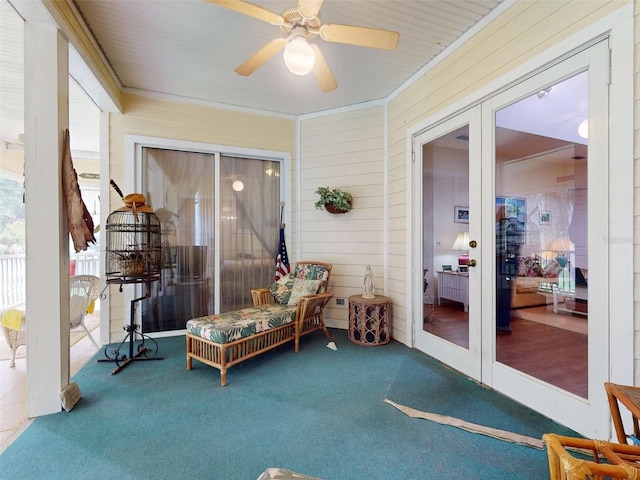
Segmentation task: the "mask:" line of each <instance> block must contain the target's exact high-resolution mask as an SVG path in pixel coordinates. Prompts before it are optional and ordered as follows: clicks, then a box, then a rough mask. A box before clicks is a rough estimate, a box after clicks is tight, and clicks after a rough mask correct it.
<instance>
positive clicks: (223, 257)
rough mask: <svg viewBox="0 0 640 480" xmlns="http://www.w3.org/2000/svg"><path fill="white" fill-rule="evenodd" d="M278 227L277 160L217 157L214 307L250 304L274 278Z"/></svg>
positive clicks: (278, 168) (222, 307) (278, 176)
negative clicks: (218, 267) (217, 244)
mask: <svg viewBox="0 0 640 480" xmlns="http://www.w3.org/2000/svg"><path fill="white" fill-rule="evenodd" d="M279 227H280V162H277V161H266V160H256V159H250V158H240V157H228V156H222V157H221V158H220V265H221V270H220V311H222V312H228V311H233V310H237V309H240V308H246V307H249V306H251V305H253V302H252V300H251V289H253V288H260V287H266V286H268V285H269V284H270V283H272V282H273V281H274V275H275V258H276V251H277V248H278V240H279V230H280V229H279Z"/></svg>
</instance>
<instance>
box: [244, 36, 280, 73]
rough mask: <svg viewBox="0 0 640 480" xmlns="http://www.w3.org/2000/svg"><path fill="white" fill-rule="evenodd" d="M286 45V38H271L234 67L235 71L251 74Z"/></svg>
mask: <svg viewBox="0 0 640 480" xmlns="http://www.w3.org/2000/svg"><path fill="white" fill-rule="evenodd" d="M286 45H287V39H286V38H276V39H275V40H271V41H270V42H269V43H267V44H266V45H265V46H264V47H262V48H261V49H260V50H258V51H257V52H256V53H254V54H253V55H251V57H249V59H248V60H247V61H246V62H244V63H243V64H242V65H240V66H239V67H238V68H236V72H237V73H238V74H240V75H244V76H245V77H246V76H247V75H251V74H252V73H253V72H255V71H256V70H257V69H258V68H260V67H261V66H262V65H263V64H264V62H266V61H267V60H269V59H270V58H271V57H273V56H274V55H275V54H276V53H278V52H281V51H282V50H283V49H284V47H285V46H286Z"/></svg>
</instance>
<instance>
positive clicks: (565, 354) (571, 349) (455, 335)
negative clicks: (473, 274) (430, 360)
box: [424, 302, 588, 398]
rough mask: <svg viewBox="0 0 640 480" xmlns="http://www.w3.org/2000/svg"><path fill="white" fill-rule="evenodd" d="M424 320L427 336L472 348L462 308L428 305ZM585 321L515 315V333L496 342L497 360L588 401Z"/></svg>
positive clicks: (535, 310) (548, 314)
mask: <svg viewBox="0 0 640 480" xmlns="http://www.w3.org/2000/svg"><path fill="white" fill-rule="evenodd" d="M522 317H526V318H529V319H535V320H537V321H531V320H527V319H525V318H522ZM424 318H425V322H424V330H425V331H427V332H429V333H432V334H434V335H436V336H438V337H440V338H443V339H445V340H447V341H449V342H451V343H454V344H456V345H459V346H461V347H464V348H468V347H469V324H468V313H465V312H464V310H463V308H462V304H460V303H456V302H443V303H442V305H429V304H426V305H424ZM541 321H544V322H545V323H541ZM586 322H587V319H586V317H576V316H573V315H571V314H554V313H553V312H552V311H550V307H546V306H542V307H532V308H525V309H519V310H514V311H513V312H512V319H511V329H512V334H511V335H498V336H497V337H496V342H497V345H496V351H497V361H498V362H500V363H503V364H505V365H508V366H510V367H512V368H515V369H517V370H520V371H522V372H524V373H527V374H529V375H531V376H533V377H535V378H538V379H540V380H543V381H545V382H547V383H550V384H552V385H555V386H557V387H559V388H562V389H563V390H566V391H568V392H571V393H574V394H576V395H579V396H580V397H583V398H587V392H588V388H587V376H588V371H587V335H586ZM554 325H560V326H562V328H558V327H557V326H554Z"/></svg>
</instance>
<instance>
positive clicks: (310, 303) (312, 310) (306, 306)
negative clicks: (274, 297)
mask: <svg viewBox="0 0 640 480" xmlns="http://www.w3.org/2000/svg"><path fill="white" fill-rule="evenodd" d="M331 297H333V293H328V292H325V293H318V294H315V295H306V296H304V297H301V298H300V300H299V301H298V307H297V310H296V320H297V321H298V322H301V321H302V320H303V319H305V318H309V317H312V316H314V315H318V314H320V313H322V310H324V307H325V306H326V305H327V303H329V300H331Z"/></svg>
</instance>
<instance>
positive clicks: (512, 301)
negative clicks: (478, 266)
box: [495, 72, 589, 398]
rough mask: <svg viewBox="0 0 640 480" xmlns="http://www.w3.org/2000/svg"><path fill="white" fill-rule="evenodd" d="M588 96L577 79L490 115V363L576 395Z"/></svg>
mask: <svg viewBox="0 0 640 480" xmlns="http://www.w3.org/2000/svg"><path fill="white" fill-rule="evenodd" d="M588 94H589V91H588V73H587V72H583V73H580V74H577V75H574V76H572V77H570V78H568V79H566V80H563V81H561V82H559V83H556V84H554V85H551V86H549V87H547V88H545V89H543V90H541V91H539V92H537V93H535V94H533V95H530V96H528V97H526V98H523V99H521V100H519V101H517V102H515V103H513V104H511V105H509V106H507V107H504V108H502V109H500V110H498V111H497V112H496V114H495V125H496V127H495V164H496V165H495V172H496V173H495V185H496V190H495V211H496V279H495V281H496V298H495V300H496V312H495V313H496V325H495V327H496V333H497V334H498V336H497V339H496V361H498V362H500V363H502V364H505V365H507V366H509V367H512V368H514V369H516V370H519V371H521V372H524V373H526V374H528V375H530V376H532V377H534V378H537V379H540V380H543V381H545V382H547V383H550V384H552V385H554V386H556V387H559V388H561V389H563V390H566V391H568V392H571V393H574V394H576V395H579V396H581V397H583V398H587V397H588V382H587V379H588V368H587V367H588V365H587V341H588V332H587V326H588V315H589V313H588V310H589V309H588V301H587V300H588V298H587V282H588V270H589V265H588V259H589V254H588V245H587V224H588V215H587V166H588V160H589V159H588V127H586V126H585V125H586V120H587V118H588V114H589V112H588V97H589V95H588ZM560 357H561V358H562V361H560V362H559V361H558V358H560Z"/></svg>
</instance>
